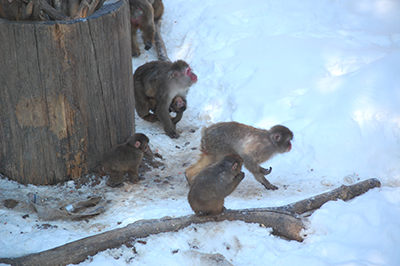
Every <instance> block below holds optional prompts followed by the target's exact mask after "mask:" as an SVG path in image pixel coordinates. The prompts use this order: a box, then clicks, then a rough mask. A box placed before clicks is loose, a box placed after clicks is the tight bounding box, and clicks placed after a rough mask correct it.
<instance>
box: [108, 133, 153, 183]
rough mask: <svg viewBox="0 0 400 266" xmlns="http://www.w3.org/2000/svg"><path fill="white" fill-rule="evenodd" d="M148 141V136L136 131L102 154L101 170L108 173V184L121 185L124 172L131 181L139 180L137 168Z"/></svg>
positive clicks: (147, 147)
mask: <svg viewBox="0 0 400 266" xmlns="http://www.w3.org/2000/svg"><path fill="white" fill-rule="evenodd" d="M148 143H149V138H148V137H147V136H146V135H144V134H141V133H136V134H135V135H133V136H132V137H130V138H129V140H128V141H127V142H125V143H122V144H119V145H117V146H115V147H113V148H112V149H111V150H110V151H108V152H107V153H106V154H105V155H104V156H103V160H102V166H103V170H104V171H105V172H108V174H109V175H110V179H109V180H108V181H107V185H108V186H110V187H118V186H121V185H122V181H123V180H124V174H125V173H128V175H129V177H130V181H131V182H132V183H136V182H137V181H139V173H138V168H139V164H140V162H141V161H142V159H143V155H144V152H145V151H147V150H148V149H149V146H148Z"/></svg>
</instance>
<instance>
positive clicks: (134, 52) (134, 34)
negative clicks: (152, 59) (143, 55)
mask: <svg viewBox="0 0 400 266" xmlns="http://www.w3.org/2000/svg"><path fill="white" fill-rule="evenodd" d="M137 30H138V28H137V26H136V25H135V24H134V23H131V36H132V40H131V47H132V56H133V57H138V56H139V55H140V50H139V45H138V43H137Z"/></svg>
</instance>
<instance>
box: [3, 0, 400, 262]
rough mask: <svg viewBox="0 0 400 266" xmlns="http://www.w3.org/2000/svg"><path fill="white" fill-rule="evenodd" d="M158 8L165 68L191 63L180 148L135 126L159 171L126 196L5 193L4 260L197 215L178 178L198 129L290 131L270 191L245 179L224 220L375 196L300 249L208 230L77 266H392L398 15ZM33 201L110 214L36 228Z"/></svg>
mask: <svg viewBox="0 0 400 266" xmlns="http://www.w3.org/2000/svg"><path fill="white" fill-rule="evenodd" d="M164 4H165V14H164V17H163V25H162V35H163V37H164V41H165V44H166V47H167V50H168V53H169V57H170V59H171V60H177V59H183V60H185V61H187V62H188V63H189V64H190V65H191V67H192V68H193V69H194V72H195V73H196V74H197V75H198V78H199V79H198V82H197V84H195V85H194V86H193V87H192V88H191V89H190V91H189V95H188V105H189V108H188V110H187V111H186V112H185V113H184V118H183V119H182V121H181V122H180V123H178V125H177V129H178V131H179V132H180V133H181V138H179V139H177V140H172V139H170V138H169V137H167V136H166V135H165V134H164V132H163V130H162V127H161V125H160V124H150V123H147V122H145V121H143V120H141V119H137V120H136V121H137V126H136V131H137V132H142V133H145V134H146V135H148V136H149V138H150V144H151V147H152V149H154V150H158V152H159V153H160V154H161V155H162V156H163V158H164V160H163V162H164V163H165V164H166V167H165V168H164V169H161V168H160V169H155V170H153V171H151V172H148V173H146V176H145V178H146V179H145V180H143V181H141V182H140V183H139V184H136V185H132V184H125V185H124V186H123V187H121V188H108V187H106V186H105V182H106V177H103V178H100V180H97V181H101V182H100V183H99V184H97V183H96V182H95V178H93V182H91V185H84V186H82V187H81V188H77V187H76V186H74V182H73V181H70V182H68V183H67V184H65V185H59V186H32V185H29V186H23V185H19V184H17V183H15V182H11V181H8V180H7V179H0V201H3V200H4V199H10V198H11V199H16V200H18V201H19V204H18V205H17V207H15V208H14V209H13V210H9V209H7V208H6V207H4V206H3V205H2V204H0V257H17V256H22V255H25V254H29V253H33V252H39V251H43V250H46V249H50V248H53V247H56V246H60V245H63V244H65V243H67V242H71V241H74V240H78V239H80V238H83V237H86V236H89V235H94V234H97V233H99V232H105V231H107V230H111V229H114V228H118V227H123V226H125V225H127V224H129V223H132V222H134V221H136V220H139V219H150V218H161V217H163V216H172V217H178V216H181V215H188V214H191V213H193V212H192V210H191V209H190V206H189V204H188V202H187V198H186V197H187V193H188V190H189V188H188V185H187V184H186V180H185V177H184V170H185V168H186V165H187V164H190V163H193V162H195V161H196V159H197V155H198V154H199V151H198V150H195V149H193V148H198V147H199V142H200V129H201V127H202V126H204V125H210V124H211V123H215V122H221V121H238V122H241V123H244V124H248V125H252V126H255V127H260V128H270V127H271V126H273V125H276V124H283V125H285V126H287V127H289V128H290V129H291V130H292V131H293V132H294V140H293V149H292V151H291V152H289V153H287V154H284V155H278V156H276V157H275V158H273V159H272V160H270V161H268V162H266V163H264V164H263V166H264V167H269V166H272V168H273V170H272V173H271V174H270V175H269V176H268V179H269V181H271V182H272V183H273V184H275V185H277V186H279V187H280V189H279V190H276V191H268V190H265V189H264V187H263V186H262V185H260V184H259V183H257V181H255V180H254V178H253V177H252V175H251V174H250V173H249V172H248V171H247V170H245V174H246V177H245V179H244V180H243V181H242V182H241V183H240V185H239V186H238V188H237V190H236V191H235V192H234V193H232V194H231V195H230V196H229V197H227V198H226V201H225V206H226V207H227V208H230V209H242V208H254V207H268V206H280V205H284V204H287V203H291V202H294V201H297V200H300V199H304V198H307V197H310V196H312V195H316V194H320V193H322V192H325V191H328V190H331V189H334V188H337V187H339V186H340V185H342V184H345V185H349V184H352V183H354V182H357V181H362V180H365V179H368V178H373V177H375V178H378V179H379V180H380V181H381V182H382V187H381V188H376V189H373V190H371V191H369V192H367V193H366V194H364V195H361V196H359V197H357V198H355V199H353V200H351V201H349V202H342V201H336V202H329V203H327V204H325V205H323V206H322V207H321V208H320V209H319V210H317V211H316V212H315V213H313V214H312V215H311V217H309V223H308V229H307V231H306V233H307V237H306V238H305V241H304V242H302V243H299V242H296V241H286V240H283V239H280V238H277V237H275V236H272V235H270V230H269V229H266V228H262V227H260V226H259V225H258V224H245V223H243V222H221V223H208V224H204V225H192V226H190V227H188V228H185V229H183V230H181V231H179V232H175V233H165V234H160V235H154V236H150V237H148V238H146V239H143V241H140V242H137V243H135V245H134V248H132V247H126V246H123V247H121V248H118V249H113V250H107V251H104V252H101V253H99V254H97V255H95V256H94V257H93V258H90V259H89V260H87V261H85V262H82V263H81V264H80V265H218V264H217V262H216V261H218V260H219V265H229V264H228V263H231V264H233V265H290V266H293V265H307V266H313V265H315V266H320V265H341V266H343V265H371V266H372V265H374V266H376V265H393V266H396V265H400V1H398V0H318V1H314V0H302V1H298V0H286V1H282V0H263V1H242V0H220V1H214V0H204V1H193V0H185V1H184V0H164ZM141 49H142V51H143V46H141ZM155 59H156V56H155V51H154V49H152V50H150V51H143V53H142V55H141V56H140V58H138V59H134V60H133V61H132V62H133V69H136V68H137V67H138V66H140V65H142V64H143V63H145V62H148V61H151V60H155ZM191 129H193V130H195V132H194V133H191ZM89 183H90V182H89ZM29 192H35V193H38V194H39V195H42V196H45V197H48V198H50V199H53V200H60V202H63V203H62V204H65V202H68V201H72V200H76V199H85V198H86V197H87V196H88V195H102V196H103V197H104V198H105V200H106V201H107V205H106V209H107V210H106V212H105V213H103V214H101V215H99V216H97V217H95V218H91V219H88V220H87V221H41V220H40V219H38V216H37V213H35V212H34V210H33V209H32V207H31V206H29V205H28V204H27V203H26V194H27V193H29ZM64 201H65V202H64ZM60 204H61V203H60ZM26 214H28V217H27V216H26ZM43 224H48V225H46V226H42V225H43ZM218 254H220V255H222V256H223V257H225V260H223V258H222V259H221V256H220V255H218ZM224 263H225V264H224Z"/></svg>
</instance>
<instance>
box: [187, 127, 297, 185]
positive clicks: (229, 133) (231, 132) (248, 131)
mask: <svg viewBox="0 0 400 266" xmlns="http://www.w3.org/2000/svg"><path fill="white" fill-rule="evenodd" d="M292 138H293V133H292V132H291V131H290V130H289V129H288V128H287V127H284V126H281V125H277V126H274V127H272V128H271V129H270V130H264V129H258V128H254V127H252V126H248V125H244V124H240V123H237V122H222V123H217V124H214V125H211V126H210V127H208V128H203V130H202V139H201V148H202V151H203V154H201V156H200V159H199V161H198V162H197V163H196V164H194V165H192V166H190V167H189V168H187V169H186V178H187V180H188V182H189V184H191V183H192V182H193V178H194V176H195V175H196V174H197V173H198V172H199V171H201V170H202V169H203V168H204V167H206V166H207V165H209V164H210V163H213V162H216V161H219V160H221V158H222V157H223V156H224V155H225V154H227V153H234V154H238V155H239V156H240V157H242V159H243V163H244V166H245V167H246V168H247V169H248V170H249V171H250V172H251V173H252V174H253V175H254V177H255V179H256V180H257V181H258V182H260V183H261V184H263V185H264V186H265V188H267V189H272V190H275V189H278V187H276V186H274V185H272V184H271V183H270V182H269V181H268V180H267V179H266V178H265V177H264V175H267V174H269V173H270V172H271V169H269V170H267V169H264V168H262V167H260V164H261V163H263V162H265V161H267V160H269V159H271V158H272V157H273V156H274V155H276V154H278V153H285V152H289V151H290V149H291V147H292V146H291V143H290V141H291V140H292Z"/></svg>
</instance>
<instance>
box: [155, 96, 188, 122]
mask: <svg viewBox="0 0 400 266" xmlns="http://www.w3.org/2000/svg"><path fill="white" fill-rule="evenodd" d="M148 103H149V109H150V110H151V111H152V112H153V114H154V112H155V110H156V107H157V101H156V99H155V98H149V99H148ZM186 106H187V101H186V99H185V98H184V97H181V96H176V97H175V98H174V99H173V100H172V103H171V105H170V106H169V112H170V113H171V112H175V113H176V115H175V117H171V122H172V124H173V125H174V126H175V125H176V124H177V123H178V122H179V121H181V119H182V116H183V112H184V111H185V110H186ZM154 119H157V120H158V118H157V117H154Z"/></svg>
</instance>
